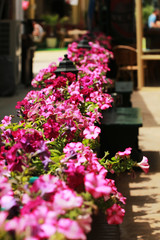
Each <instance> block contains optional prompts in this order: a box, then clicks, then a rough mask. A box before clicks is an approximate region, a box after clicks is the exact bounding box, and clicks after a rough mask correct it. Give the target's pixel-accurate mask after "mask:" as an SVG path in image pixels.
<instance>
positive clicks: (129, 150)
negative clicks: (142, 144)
mask: <svg viewBox="0 0 160 240" xmlns="http://www.w3.org/2000/svg"><path fill="white" fill-rule="evenodd" d="M131 150H132V148H130V147H129V148H126V149H125V151H124V152H120V151H119V152H118V153H117V155H119V156H121V157H124V156H129V155H130V154H131Z"/></svg>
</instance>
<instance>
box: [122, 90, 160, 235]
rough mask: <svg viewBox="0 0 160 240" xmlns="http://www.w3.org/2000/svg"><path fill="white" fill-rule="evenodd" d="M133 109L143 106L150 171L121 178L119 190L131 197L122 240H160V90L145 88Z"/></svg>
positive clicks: (134, 99)
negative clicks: (133, 176)
mask: <svg viewBox="0 0 160 240" xmlns="http://www.w3.org/2000/svg"><path fill="white" fill-rule="evenodd" d="M132 103H133V107H140V108H141V111H142V116H143V127H142V128H140V131H139V146H140V149H141V150H142V152H143V154H144V155H145V156H147V157H148V159H149V163H150V166H151V168H150V172H149V173H148V174H144V173H142V172H141V171H138V172H137V173H136V175H137V176H136V178H134V179H132V178H131V176H129V175H126V174H125V175H124V176H121V177H120V179H119V180H120V181H119V187H120V188H119V190H120V191H121V192H122V193H123V194H124V196H126V197H127V204H126V215H125V218H124V222H123V223H122V224H121V225H120V233H121V234H120V235H121V240H137V239H139V240H159V239H160V184H159V180H160V88H144V89H142V90H141V91H134V93H133V94H132Z"/></svg>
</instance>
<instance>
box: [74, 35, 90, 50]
mask: <svg viewBox="0 0 160 240" xmlns="http://www.w3.org/2000/svg"><path fill="white" fill-rule="evenodd" d="M77 47H78V48H85V49H88V50H90V49H91V46H90V45H89V43H88V40H87V37H86V36H84V38H83V39H82V40H81V41H80V42H79V43H78V46H77Z"/></svg>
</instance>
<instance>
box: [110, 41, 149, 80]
mask: <svg viewBox="0 0 160 240" xmlns="http://www.w3.org/2000/svg"><path fill="white" fill-rule="evenodd" d="M113 54H114V58H115V61H116V64H117V67H118V70H117V76H116V78H117V80H118V79H119V78H120V77H123V80H126V77H127V76H126V75H125V74H128V77H129V78H130V79H131V80H132V81H134V71H137V70H138V66H137V50H136V49H135V48H134V47H131V46H126V45H117V46H115V47H113ZM144 67H146V66H145V65H144Z"/></svg>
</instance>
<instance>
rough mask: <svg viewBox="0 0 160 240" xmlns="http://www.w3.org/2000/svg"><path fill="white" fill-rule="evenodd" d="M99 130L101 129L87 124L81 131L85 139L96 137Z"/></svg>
mask: <svg viewBox="0 0 160 240" xmlns="http://www.w3.org/2000/svg"><path fill="white" fill-rule="evenodd" d="M100 132H101V129H100V128H99V127H96V126H89V127H88V128H86V129H85V130H84V131H83V134H84V137H85V138H87V139H96V138H97V137H98V135H99V133H100Z"/></svg>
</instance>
